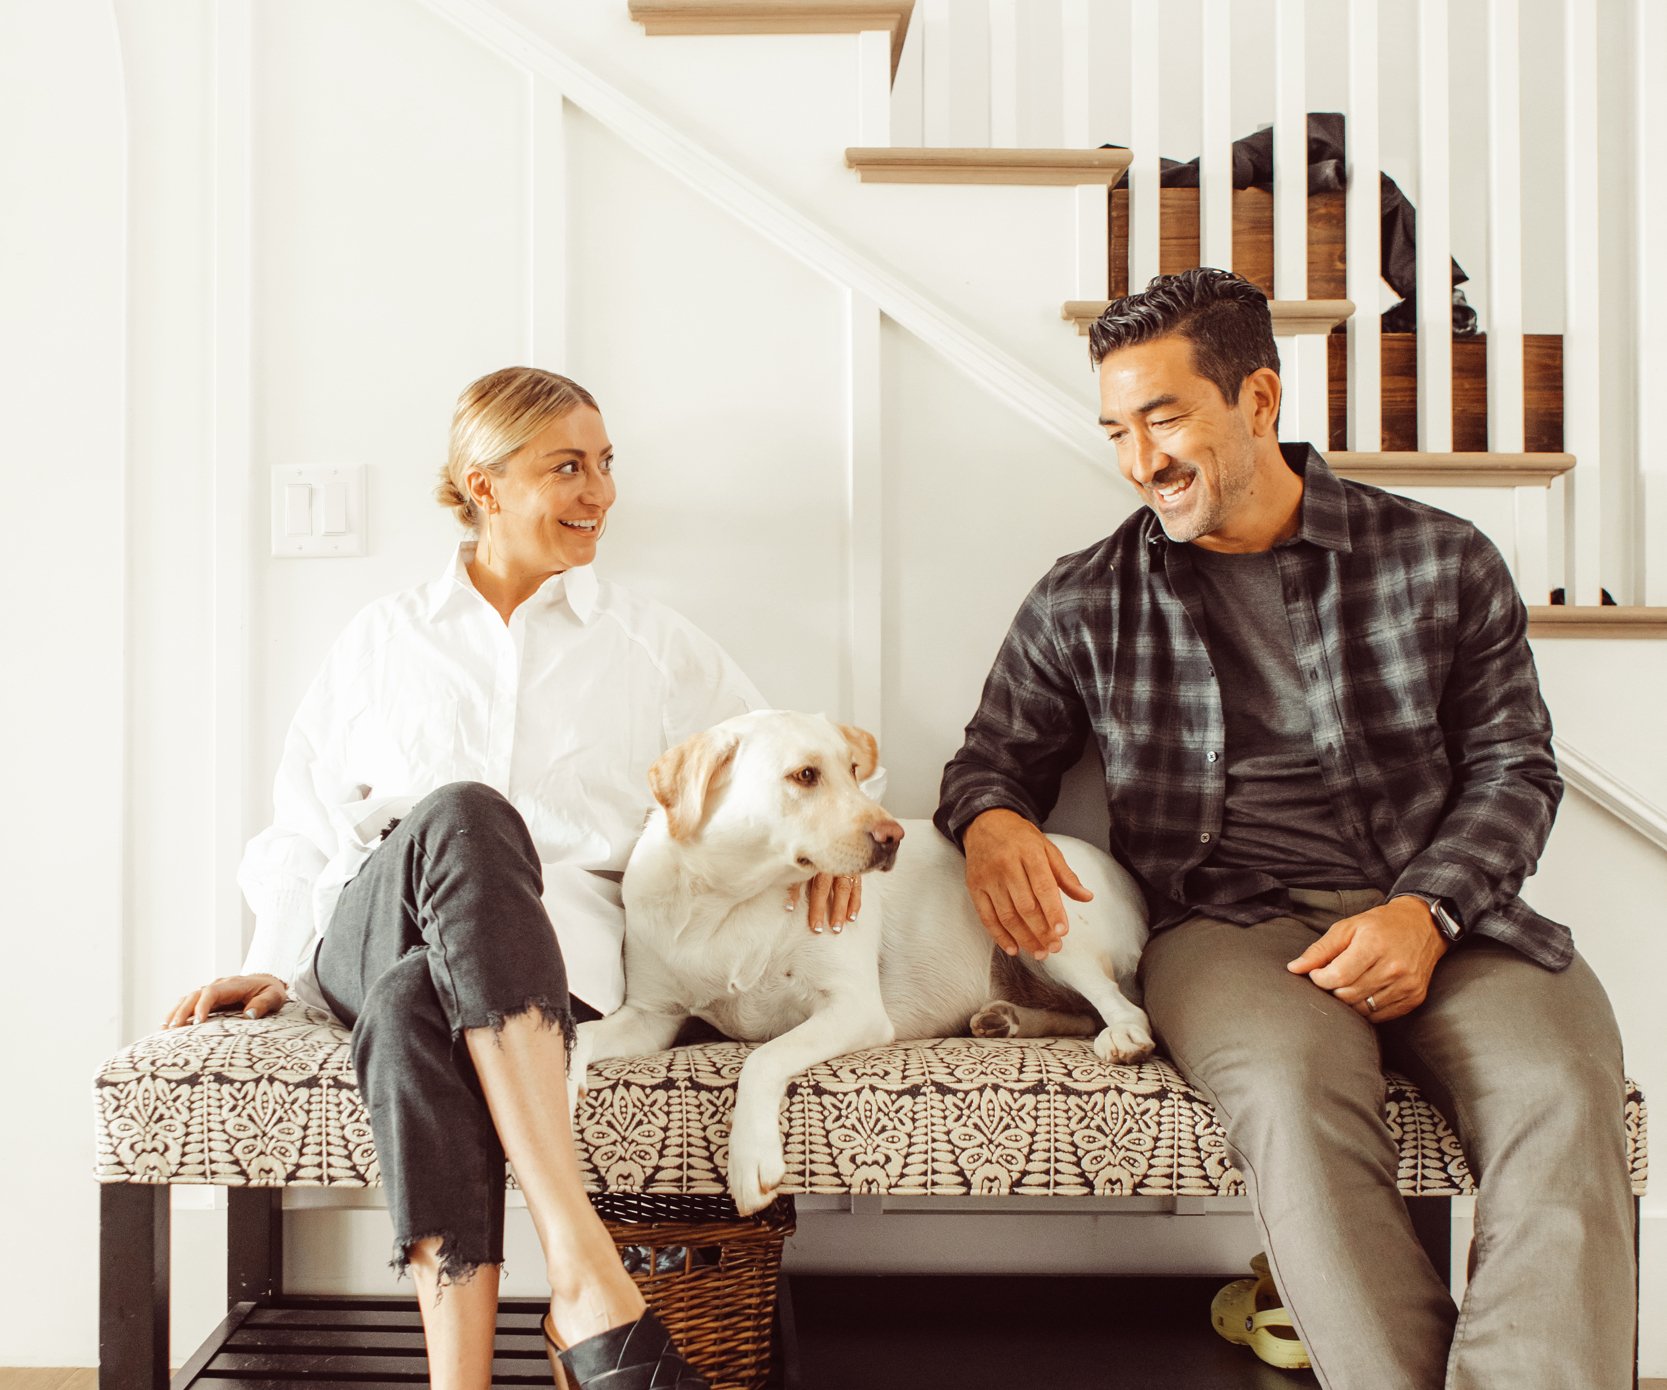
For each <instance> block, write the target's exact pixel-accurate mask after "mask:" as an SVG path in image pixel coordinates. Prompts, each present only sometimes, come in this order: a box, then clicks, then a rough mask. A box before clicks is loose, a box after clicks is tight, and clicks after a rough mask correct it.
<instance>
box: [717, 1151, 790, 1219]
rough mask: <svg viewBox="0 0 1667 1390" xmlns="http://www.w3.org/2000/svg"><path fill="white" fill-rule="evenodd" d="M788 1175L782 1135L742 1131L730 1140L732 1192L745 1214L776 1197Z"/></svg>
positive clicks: (736, 1206) (763, 1205) (762, 1206)
mask: <svg viewBox="0 0 1667 1390" xmlns="http://www.w3.org/2000/svg"><path fill="white" fill-rule="evenodd" d="M786 1176H787V1157H786V1155H785V1154H784V1153H783V1152H782V1147H781V1136H780V1135H779V1134H771V1135H769V1136H764V1135H754V1136H747V1135H743V1134H741V1133H739V1132H737V1133H736V1134H734V1135H732V1136H731V1137H730V1141H729V1195H730V1196H731V1197H732V1198H733V1199H734V1201H735V1209H736V1210H737V1211H739V1212H740V1213H741V1215H742V1216H751V1215H752V1214H753V1213H754V1212H755V1211H763V1210H764V1208H765V1207H767V1206H769V1205H770V1203H771V1202H773V1201H775V1199H776V1190H777V1189H778V1188H779V1187H780V1186H781V1183H782V1179H783V1178H785V1177H786Z"/></svg>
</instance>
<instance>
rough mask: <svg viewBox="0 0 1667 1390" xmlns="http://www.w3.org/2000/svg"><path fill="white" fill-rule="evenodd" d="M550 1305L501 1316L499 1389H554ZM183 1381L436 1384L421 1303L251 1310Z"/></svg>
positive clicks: (255, 1389)
mask: <svg viewBox="0 0 1667 1390" xmlns="http://www.w3.org/2000/svg"><path fill="white" fill-rule="evenodd" d="M545 1307H546V1305H545V1304H543V1303H539V1302H534V1301H532V1300H526V1299H519V1300H512V1299H506V1300H504V1301H503V1303H502V1304H500V1306H499V1309H498V1334H497V1338H496V1340H495V1343H494V1346H495V1351H494V1355H493V1361H492V1384H493V1385H494V1386H515V1385H540V1386H548V1385H549V1384H550V1383H551V1377H550V1364H549V1361H548V1360H547V1359H546V1357H545V1354H544V1336H543V1333H542V1332H541V1331H540V1328H539V1320H540V1318H541V1317H542V1316H543V1313H544V1309H545ZM220 1330H221V1333H222V1334H223V1335H222V1336H221V1337H219V1339H218V1340H217V1341H216V1339H210V1344H209V1345H205V1346H204V1348H203V1353H204V1354H202V1355H200V1356H199V1357H198V1358H193V1359H194V1360H197V1361H200V1365H197V1366H193V1367H188V1368H186V1372H185V1373H182V1375H181V1377H180V1378H179V1379H177V1380H176V1381H175V1390H185V1387H187V1386H196V1387H200V1388H201V1390H286V1388H287V1390H295V1387H300V1386H305V1387H307V1390H378V1388H379V1387H387V1390H395V1387H398V1388H399V1390H409V1387H411V1386H413V1385H426V1384H428V1361H427V1359H426V1358H425V1356H424V1355H423V1331H422V1320H421V1318H420V1316H419V1314H418V1312H417V1304H416V1300H415V1299H410V1300H400V1299H362V1298H354V1299H347V1298H339V1299H333V1298H299V1297H283V1298H277V1299H274V1300H273V1301H272V1302H271V1303H266V1304H259V1305H248V1304H243V1305H240V1306H239V1307H238V1308H236V1309H234V1310H233V1311H232V1313H231V1314H230V1315H229V1316H228V1317H227V1319H226V1321H225V1323H223V1324H222V1325H221V1329H220Z"/></svg>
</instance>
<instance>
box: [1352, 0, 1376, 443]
mask: <svg viewBox="0 0 1667 1390" xmlns="http://www.w3.org/2000/svg"><path fill="white" fill-rule="evenodd" d="M1378 124H1379V122H1378V0H1349V109H1348V128H1347V132H1346V140H1347V145H1348V148H1347V152H1346V153H1347V159H1348V179H1349V188H1348V192H1347V193H1346V194H1345V195H1344V198H1345V200H1346V204H1347V206H1346V208H1345V211H1346V213H1347V221H1348V231H1347V239H1348V240H1347V246H1346V248H1345V257H1344V259H1345V261H1346V263H1347V270H1346V274H1347V276H1348V292H1349V298H1350V299H1352V300H1353V301H1354V313H1353V314H1352V315H1351V316H1350V318H1349V323H1348V335H1349V436H1348V437H1349V448H1351V449H1357V450H1360V451H1362V452H1364V453H1376V452H1377V451H1378V450H1379V449H1381V448H1383V355H1382V354H1383V347H1382V339H1381V337H1380V329H1381V325H1382V320H1381V318H1380V317H1379V311H1378V301H1379V299H1380V298H1381V290H1380V286H1381V284H1382V282H1383V269H1382V267H1383V244H1382V221H1381V216H1380V213H1379V193H1378V188H1379V181H1380V178H1381V172H1382V167H1383V166H1382V157H1381V155H1380V154H1379V152H1378Z"/></svg>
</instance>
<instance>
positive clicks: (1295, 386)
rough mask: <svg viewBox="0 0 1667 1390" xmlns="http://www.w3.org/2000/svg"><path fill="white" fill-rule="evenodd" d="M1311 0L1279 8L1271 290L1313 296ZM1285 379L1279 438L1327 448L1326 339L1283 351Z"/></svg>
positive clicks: (1311, 338) (1300, 341) (1304, 337)
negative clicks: (1310, 290)
mask: <svg viewBox="0 0 1667 1390" xmlns="http://www.w3.org/2000/svg"><path fill="white" fill-rule="evenodd" d="M1307 9H1308V7H1307V4H1306V3H1305V0H1276V4H1275V6H1274V105H1273V291H1274V297H1275V298H1276V299H1307V298H1308V73H1307V67H1308V53H1307V43H1306V36H1305V30H1306V27H1307V22H1308V15H1307ZM1280 375H1281V376H1283V377H1284V379H1285V391H1286V399H1287V400H1288V401H1289V402H1290V405H1289V406H1288V407H1287V408H1286V409H1285V410H1284V411H1283V412H1282V414H1281V416H1280V433H1281V435H1282V436H1283V437H1285V438H1287V439H1305V440H1307V441H1309V442H1310V443H1312V444H1316V445H1318V446H1319V447H1320V448H1322V449H1323V448H1325V446H1326V444H1327V442H1328V441H1327V436H1328V434H1329V430H1330V427H1329V423H1328V411H1329V409H1330V402H1329V401H1328V400H1327V394H1326V341H1325V336H1324V335H1323V334H1318V333H1303V334H1296V335H1293V336H1291V337H1288V338H1286V339H1285V341H1284V342H1283V343H1282V344H1281V345H1280Z"/></svg>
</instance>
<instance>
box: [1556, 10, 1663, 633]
mask: <svg viewBox="0 0 1667 1390" xmlns="http://www.w3.org/2000/svg"><path fill="white" fill-rule="evenodd" d="M1633 15H1634V17H1635V21H1634V22H1635V23H1636V24H1637V26H1638V29H1637V33H1636V36H1635V43H1634V48H1633V61H1634V68H1633V71H1634V73H1635V75H1636V83H1635V85H1634V87H1633V91H1634V93H1635V94H1636V95H1635V97H1634V100H1636V102H1637V103H1638V105H1637V111H1638V116H1637V119H1638V160H1637V164H1636V166H1635V169H1636V173H1635V176H1634V178H1633V185H1632V186H1633V190H1634V192H1633V196H1634V198H1635V199H1636V200H1637V212H1636V221H1635V222H1634V224H1633V232H1634V238H1633V244H1634V245H1635V246H1637V247H1639V248H1640V253H1639V255H1638V258H1637V261H1636V262H1635V263H1636V265H1637V267H1638V309H1637V312H1636V315H1635V318H1634V322H1635V323H1636V325H1637V327H1636V329H1635V330H1634V331H1635V334H1636V338H1635V342H1636V351H1637V373H1636V376H1635V378H1634V379H1635V381H1636V383H1637V396H1638V453H1637V458H1638V468H1639V476H1638V486H1639V489H1640V491H1641V493H1642V502H1643V507H1642V513H1643V517H1642V520H1643V528H1644V529H1643V535H1644V542H1643V544H1644V554H1643V557H1642V559H1643V571H1644V592H1643V594H1642V595H1641V598H1642V600H1643V602H1645V603H1648V604H1653V605H1658V606H1667V394H1664V393H1663V392H1662V390H1661V383H1662V382H1663V381H1667V335H1664V334H1663V333H1662V332H1661V325H1662V324H1663V323H1667V266H1663V265H1662V263H1661V256H1660V254H1659V251H1658V250H1657V248H1659V247H1661V246H1662V245H1664V244H1667V89H1664V87H1663V85H1662V83H1661V73H1662V71H1663V67H1664V65H1667V9H1664V8H1663V7H1662V6H1660V5H1655V4H1648V3H1645V4H1640V5H1637V6H1635V7H1634V9H1633ZM1564 447H1565V448H1567V447H1569V446H1568V445H1565V446H1564ZM1583 462H1584V460H1581V461H1577V462H1576V464H1575V467H1576V468H1577V469H1578V468H1580V467H1581V465H1582V463H1583ZM1617 597H1619V596H1618V595H1617Z"/></svg>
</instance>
